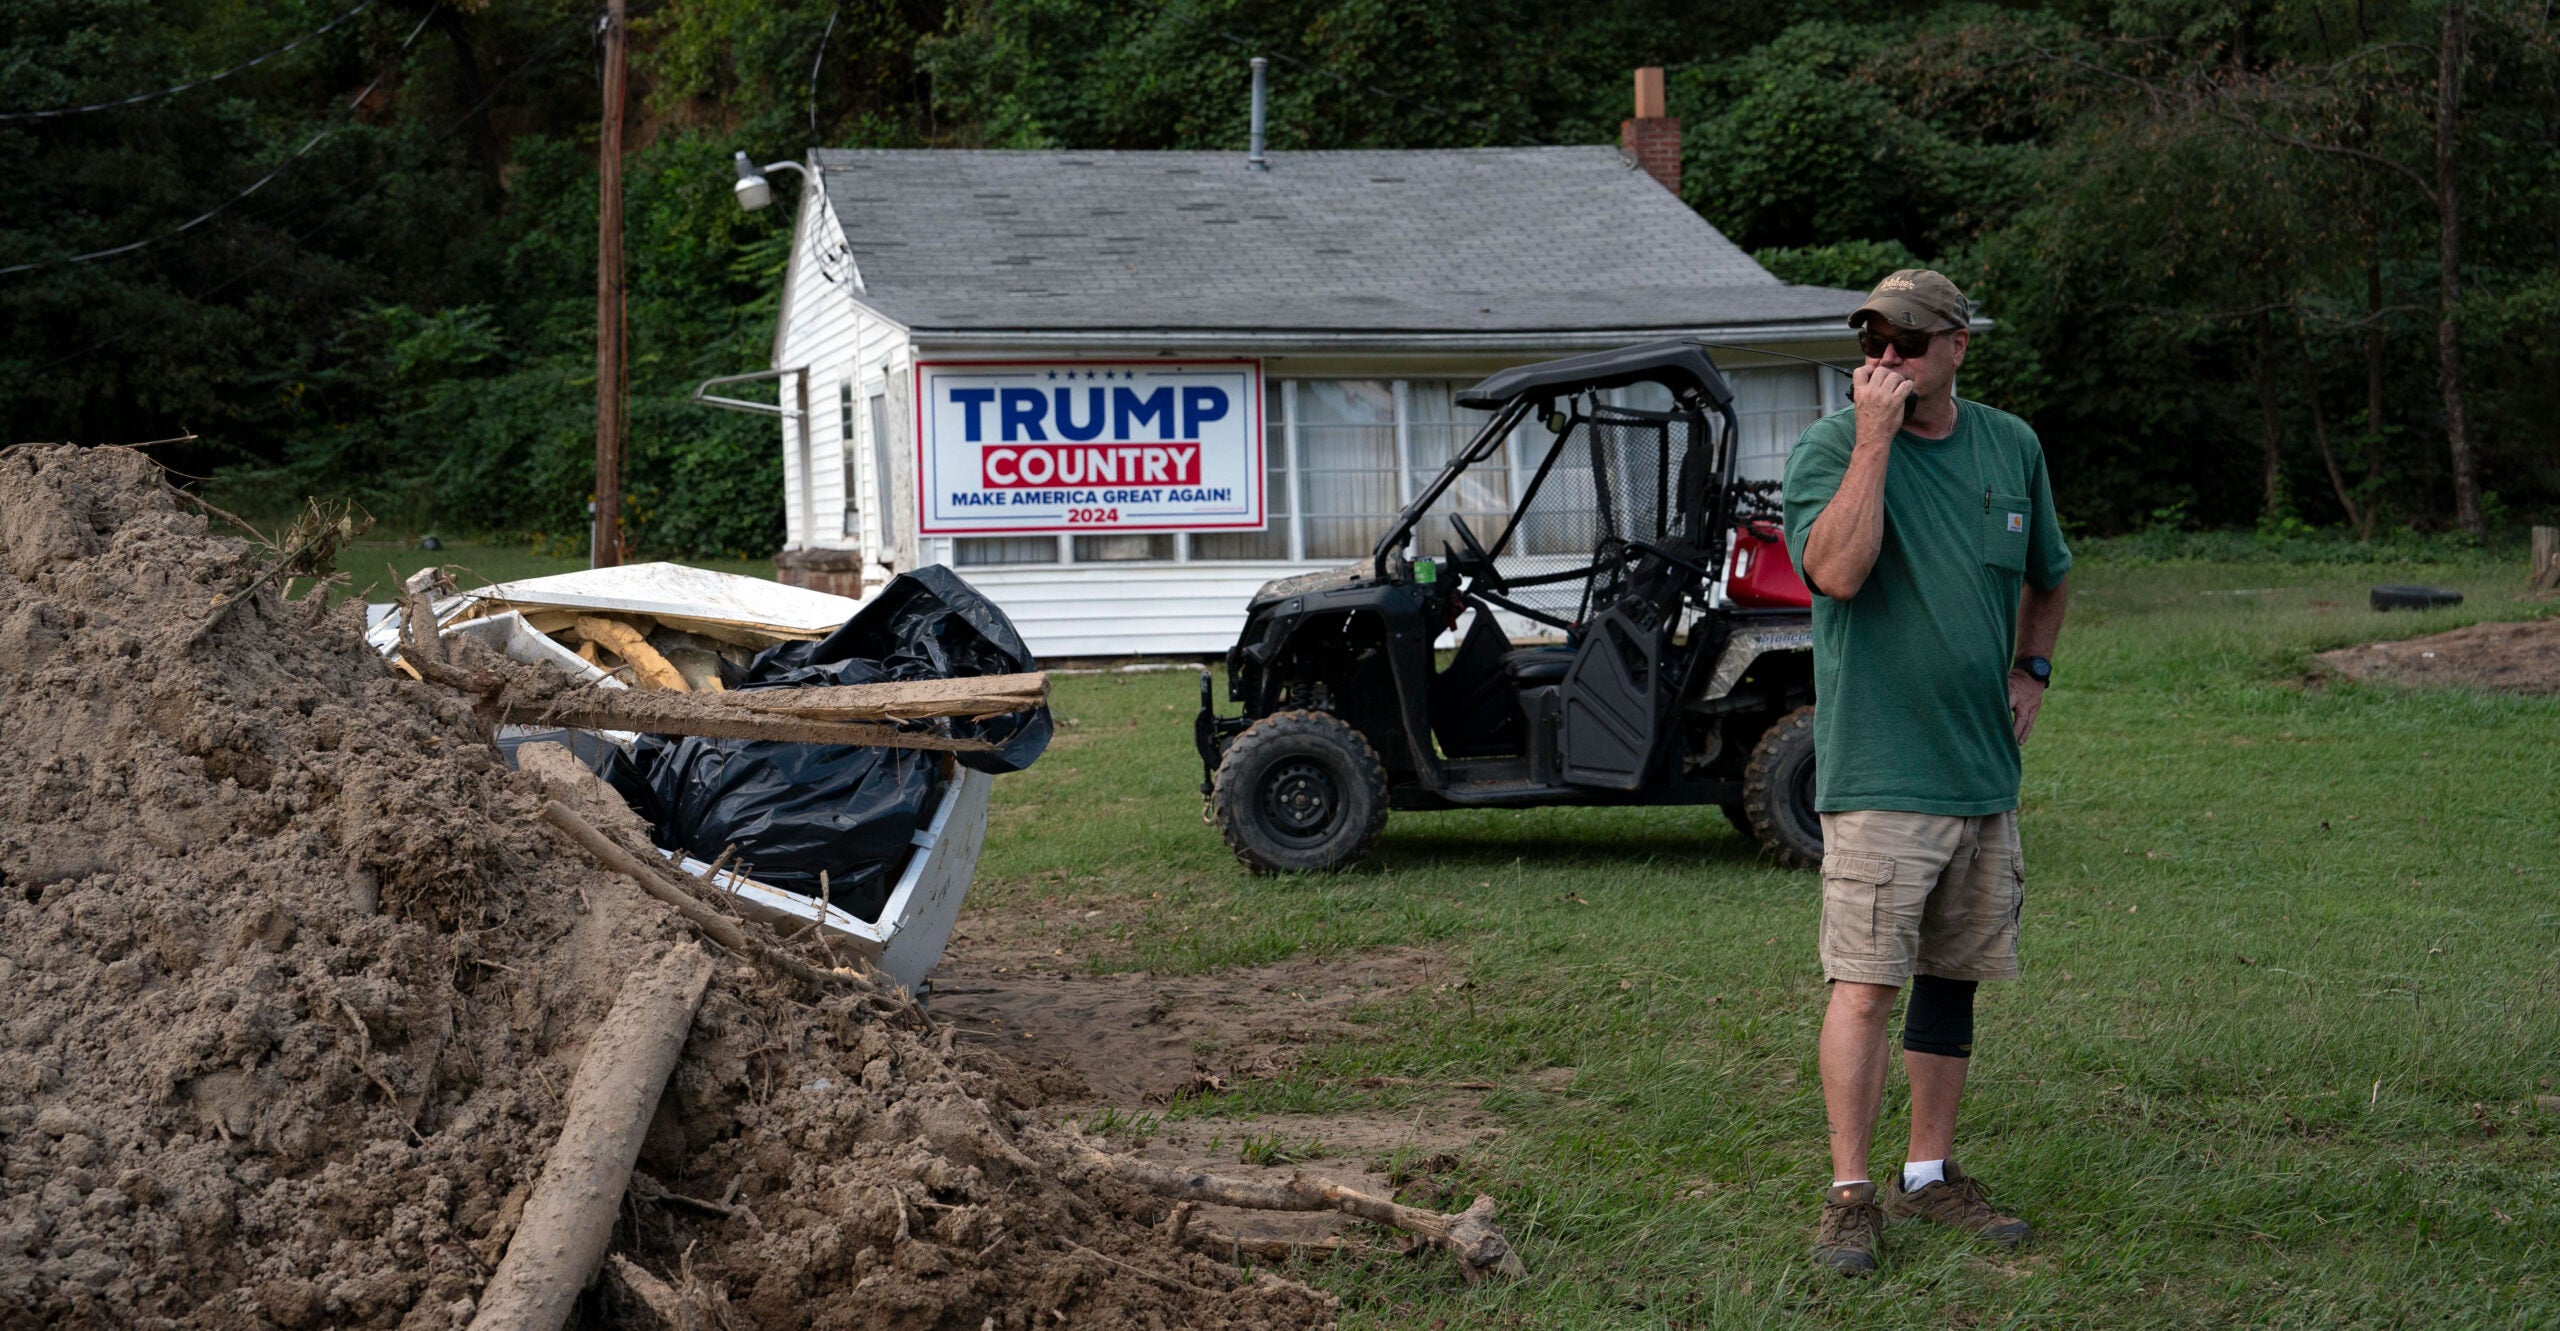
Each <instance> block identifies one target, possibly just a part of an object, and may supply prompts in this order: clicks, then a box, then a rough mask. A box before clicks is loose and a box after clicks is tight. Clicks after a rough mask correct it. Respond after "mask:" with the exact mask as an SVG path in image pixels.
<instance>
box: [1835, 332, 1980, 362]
mask: <svg viewBox="0 0 2560 1331" xmlns="http://www.w3.org/2000/svg"><path fill="white" fill-rule="evenodd" d="M1955 331H1957V330H1955V329H1953V328H1932V329H1927V330H1925V331H1921V332H1916V333H1915V332H1906V331H1904V330H1902V329H1899V328H1897V329H1894V330H1893V331H1892V332H1889V333H1888V332H1880V331H1878V330H1877V328H1876V326H1875V325H1874V324H1864V325H1861V326H1860V327H1859V329H1858V354H1859V355H1861V356H1864V357H1866V358H1867V359H1869V360H1876V359H1879V358H1881V357H1882V356H1883V355H1884V349H1885V348H1886V347H1891V348H1893V349H1894V350H1896V351H1899V352H1901V353H1902V358H1903V359H1904V360H1918V359H1920V358H1921V357H1923V356H1926V355H1928V354H1929V344H1930V343H1931V342H1933V341H1936V340H1937V337H1938V334H1940V333H1952V332H1955Z"/></svg>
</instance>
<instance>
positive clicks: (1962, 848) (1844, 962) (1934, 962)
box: [1822, 809, 2027, 988]
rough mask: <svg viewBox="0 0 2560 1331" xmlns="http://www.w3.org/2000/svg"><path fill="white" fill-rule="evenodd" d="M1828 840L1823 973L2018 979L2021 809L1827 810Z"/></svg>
mask: <svg viewBox="0 0 2560 1331" xmlns="http://www.w3.org/2000/svg"><path fill="white" fill-rule="evenodd" d="M1822 846H1823V855H1822V973H1823V975H1824V977H1825V978H1827V979H1833V980H1851V981H1855V982H1857V983H1860V984H1889V985H1893V986H1895V987H1897V988H1899V987H1900V986H1902V985H1905V984H1909V983H1910V982H1911V977H1912V976H1913V975H1915V974H1918V975H1935V976H1937V977H1939V978H1941V979H1947V980H2014V979H2016V978H2018V917H2019V915H2020V914H2021V913H2023V912H2024V911H2025V909H2026V902H2027V871H2026V861H2025V859H2024V857H2023V856H2021V855H2020V853H2019V851H2018V815H2017V812H2016V811H2015V810H2012V811H2010V812H2008V813H1990V814H1984V815H1982V816H1980V817H1978V818H1963V817H1955V816H1952V815H1947V814H1936V813H1900V812H1895V811H1892V810H1883V809H1874V810H1862V811H1859V812H1854V813H1826V814H1824V815H1822Z"/></svg>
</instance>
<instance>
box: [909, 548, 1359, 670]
mask: <svg viewBox="0 0 2560 1331" xmlns="http://www.w3.org/2000/svg"><path fill="white" fill-rule="evenodd" d="M1320 567H1324V566H1323V565H1315V564H1117V565H1114V564H1070V565H1052V566H1049V567H1045V568H970V569H961V570H959V572H960V575H961V576H962V577H965V578H967V579H968V580H969V585H970V586H972V587H975V588H977V589H978V590H979V591H980V592H983V593H985V594H986V597H987V599H988V600H991V601H993V602H995V603H996V605H997V606H998V607H1000V608H1002V609H1003V611H1004V612H1005V614H1006V616H1007V617H1009V618H1011V619H1012V620H1013V626H1014V628H1016V629H1017V630H1020V632H1021V634H1022V640H1023V641H1024V642H1026V643H1028V644H1030V647H1031V650H1032V651H1033V652H1035V653H1037V654H1038V655H1039V656H1040V658H1041V659H1042V660H1044V661H1045V660H1052V659H1055V658H1058V657H1069V656H1149V655H1185V654H1201V653H1210V652H1224V651H1225V650H1227V649H1228V648H1229V647H1232V646H1234V645H1235V642H1236V634H1237V633H1239V632H1241V631H1242V630H1243V628H1244V607H1245V602H1246V601H1247V600H1248V599H1250V598H1251V597H1252V596H1253V593H1254V591H1255V589H1257V588H1259V587H1261V586H1262V584H1264V583H1266V582H1269V581H1271V580H1272V579H1273V578H1282V577H1287V576H1289V575H1290V574H1293V573H1303V572H1305V571H1307V570H1308V569H1310V568H1320Z"/></svg>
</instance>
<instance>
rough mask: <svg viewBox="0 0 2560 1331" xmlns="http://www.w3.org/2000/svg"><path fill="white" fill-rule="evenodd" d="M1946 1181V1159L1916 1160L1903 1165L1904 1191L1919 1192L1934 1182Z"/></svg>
mask: <svg viewBox="0 0 2560 1331" xmlns="http://www.w3.org/2000/svg"><path fill="white" fill-rule="evenodd" d="M1946 1181H1947V1162H1946V1161H1944V1160H1914V1161H1912V1162H1910V1163H1909V1164H1906V1165H1904V1166H1903V1167H1902V1190H1903V1191H1904V1192H1918V1191H1920V1190H1921V1189H1922V1188H1925V1187H1928V1186H1929V1185H1930V1184H1932V1183H1944V1182H1946Z"/></svg>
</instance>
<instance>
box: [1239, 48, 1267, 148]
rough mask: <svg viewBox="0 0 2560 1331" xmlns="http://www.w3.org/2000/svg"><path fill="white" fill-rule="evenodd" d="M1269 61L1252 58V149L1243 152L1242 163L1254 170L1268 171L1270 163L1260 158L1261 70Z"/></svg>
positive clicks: (1265, 67)
mask: <svg viewBox="0 0 2560 1331" xmlns="http://www.w3.org/2000/svg"><path fill="white" fill-rule="evenodd" d="M1270 67H1271V62H1270V61H1268V60H1265V59H1263V58H1262V57H1261V56H1255V57H1254V58H1253V151H1251V152H1249V153H1247V154H1245V159H1244V164H1245V165H1246V166H1247V167H1250V168H1252V169H1253V170H1256V171H1268V170H1270V169H1271V163H1269V162H1266V161H1264V160H1262V71H1264V70H1266V69H1269V68H1270Z"/></svg>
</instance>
